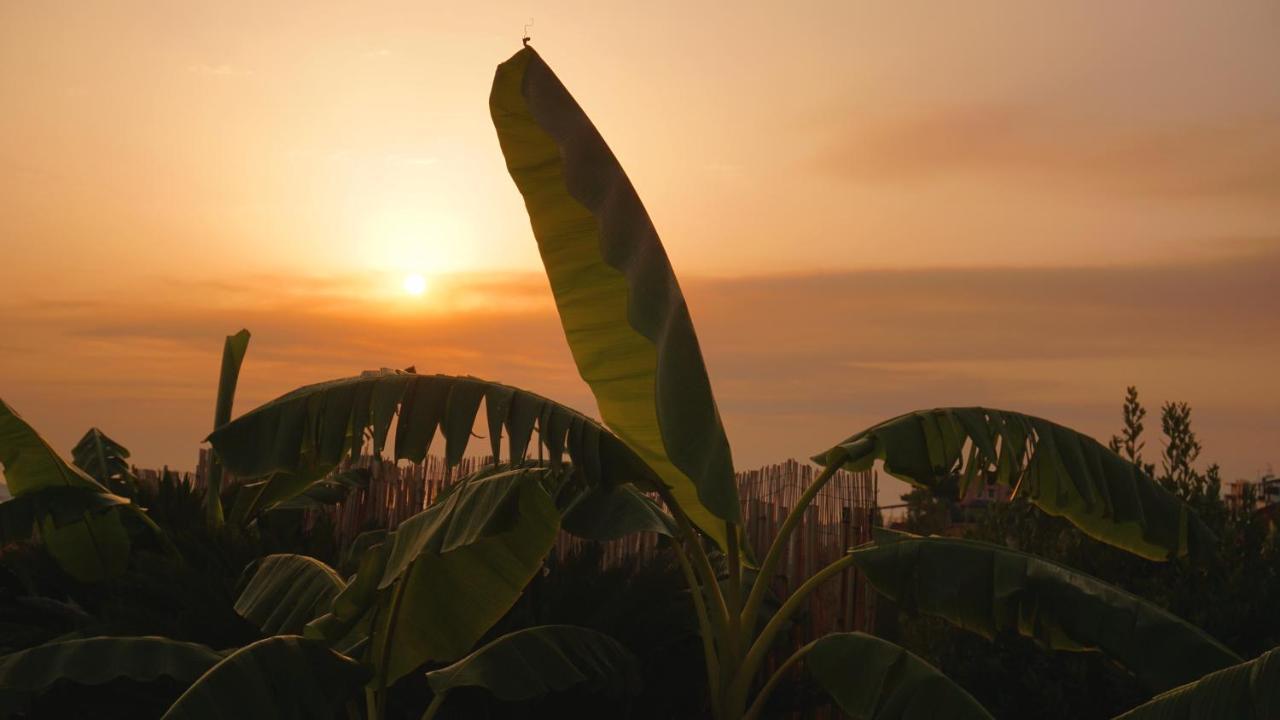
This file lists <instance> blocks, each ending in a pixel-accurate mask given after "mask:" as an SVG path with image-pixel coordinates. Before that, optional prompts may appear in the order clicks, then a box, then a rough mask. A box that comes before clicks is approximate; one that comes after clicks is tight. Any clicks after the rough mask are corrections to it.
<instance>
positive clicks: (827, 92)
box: [0, 0, 1280, 476]
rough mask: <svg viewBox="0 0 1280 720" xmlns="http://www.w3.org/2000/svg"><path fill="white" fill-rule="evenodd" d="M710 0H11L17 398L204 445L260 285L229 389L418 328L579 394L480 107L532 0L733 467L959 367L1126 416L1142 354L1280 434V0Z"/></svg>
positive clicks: (1260, 449)
mask: <svg viewBox="0 0 1280 720" xmlns="http://www.w3.org/2000/svg"><path fill="white" fill-rule="evenodd" d="M690 5H692V4H691V3H684V2H681V3H675V2H670V3H668V2H653V3H633V4H627V5H619V6H617V7H613V6H611V5H609V4H606V3H582V2H578V3H569V2H563V3H546V2H523V3H471V4H468V7H465V8H464V7H461V6H459V5H457V4H431V3H422V2H404V3H362V4H360V5H359V6H358V7H357V6H355V5H351V6H350V7H343V6H340V5H339V4H336V3H334V4H322V3H315V2H252V3H222V4H216V5H213V4H211V5H209V6H208V7H205V8H198V7H196V6H195V5H194V4H187V3H143V2H103V3H93V4H86V3H61V2H41V3H4V4H0V97H3V98H4V105H3V112H0V286H2V287H4V288H5V289H6V290H7V291H8V292H6V293H4V294H3V297H0V396H3V397H4V398H5V399H6V400H8V401H10V402H11V403H13V404H14V405H15V406H16V407H18V409H19V410H20V411H21V412H23V413H24V415H25V416H26V417H28V419H30V420H32V421H33V422H35V423H36V424H37V425H38V426H39V427H40V428H42V429H44V430H45V431H46V432H47V433H48V435H49V436H50V438H51V439H53V440H54V441H55V444H57V445H58V447H60V448H63V449H68V448H69V447H70V444H71V443H73V442H74V440H75V439H76V437H78V435H79V434H80V433H81V432H83V430H84V429H85V428H87V427H88V426H89V425H92V424H97V425H100V426H102V427H103V429H104V430H106V431H107V432H108V433H109V434H112V435H113V436H117V438H118V439H119V440H121V441H122V442H124V443H125V444H126V445H128V446H130V447H131V448H133V449H134V450H135V456H136V459H137V460H138V461H139V462H140V463H142V464H144V465H158V464H161V463H169V464H171V465H175V466H178V467H190V466H191V465H192V460H191V458H192V457H193V455H194V451H193V448H194V447H195V444H196V442H197V441H198V439H199V438H200V437H202V436H203V434H204V432H205V430H206V425H207V424H208V422H209V421H210V419H211V418H210V416H211V414H212V394H213V385H214V382H215V379H216V366H217V362H218V358H217V355H218V351H219V348H220V343H221V337H222V336H223V335H225V334H226V333H228V332H232V331H234V330H236V329H238V328H239V327H240V326H242V325H243V326H248V327H250V328H251V329H252V330H253V331H254V332H255V339H254V344H253V346H251V349H250V354H249V360H248V361H247V363H246V368H245V385H244V393H243V395H242V401H243V402H242V403H241V404H240V406H239V407H240V408H241V409H244V408H246V407H248V403H250V402H260V401H263V400H266V399H268V398H269V397H270V396H272V395H275V394H278V393H280V392H283V391H285V390H287V389H290V388H291V387H293V386H295V385H298V384H302V383H304V382H310V381H314V380H320V379H325V378H328V377H333V376H340V375H348V374H354V373H356V372H358V371H359V370H362V369H365V368H369V367H378V366H382V365H389V366H403V365H408V364H415V365H417V367H418V368H419V369H422V370H432V371H434V370H440V371H455V372H472V373H475V374H481V375H485V376H488V377H492V378H494V379H499V380H504V381H508V382H515V383H525V384H528V385H530V386H531V387H532V389H536V390H540V391H543V392H547V393H549V394H552V395H553V396H556V397H559V398H562V399H565V400H568V401H572V402H574V403H576V404H577V405H579V406H580V407H585V408H587V409H590V408H591V407H592V405H591V403H590V400H589V395H588V394H587V392H586V389H585V386H583V385H582V384H581V383H580V381H578V380H577V378H576V375H575V374H574V372H573V369H572V364H571V362H570V360H569V355H568V352H567V350H566V349H565V348H564V342H563V337H562V336H561V335H560V334H559V330H558V328H557V327H556V325H555V322H554V318H553V316H552V315H551V308H550V304H549V297H548V292H547V289H546V285H545V281H543V280H542V279H541V278H540V277H539V276H538V275H537V274H536V273H537V271H538V270H539V263H538V259H537V253H536V249H535V246H534V243H533V239H532V236H531V234H530V232H529V229H528V222H527V219H526V218H525V216H524V214H523V207H522V203H521V200H520V197H519V195H518V193H517V192H516V191H515V188H514V186H513V185H512V183H511V181H510V179H509V177H508V176H507V174H506V171H505V168H504V166H503V164H502V159H501V156H500V154H499V150H498V146H497V142H496V139H495V137H494V133H493V129H492V126H491V124H490V122H489V119H488V108H487V96H488V91H489V83H490V80H491V78H492V72H493V67H494V65H496V63H498V62H499V61H501V60H503V59H505V58H506V57H507V56H508V55H510V54H511V53H512V52H513V51H514V50H515V49H516V48H517V47H518V41H519V35H520V31H521V29H522V27H523V25H524V24H525V23H526V22H527V20H528V18H529V16H531V15H532V16H533V17H534V18H535V24H534V26H533V27H532V28H531V32H532V35H533V37H534V44H535V45H536V46H537V47H538V49H539V51H540V52H541V53H542V54H543V56H544V57H545V58H546V59H547V61H548V62H549V63H551V65H552V66H553V67H554V68H555V69H556V71H557V72H558V73H559V75H560V76H561V78H562V79H563V80H564V82H565V83H566V85H568V87H569V88H570V89H571V91H573V92H574V94H575V95H576V96H577V98H578V99H579V101H580V102H581V103H582V104H583V106H584V107H585V109H586V110H587V112H588V113H589V114H590V115H591V116H592V118H593V119H594V120H595V122H596V124H597V126H598V127H599V128H600V129H601V131H602V133H603V134H604V135H605V137H606V139H607V140H608V141H609V142H610V144H611V146H612V147H613V149H614V151H615V152H616V154H617V155H618V156H619V158H620V160H621V161H622V163H623V165H624V167H626V168H627V170H628V172H629V174H630V175H631V178H632V180H633V181H634V183H635V184H636V186H637V187H638V189H639V191H640V194H641V196H642V198H643V199H644V200H645V202H646V204H647V206H648V208H649V210H650V212H651V214H652V215H653V217H654V220H655V223H656V224H657V226H658V229H659V231H660V232H661V233H662V235H663V239H664V241H665V243H666V246H667V248H668V250H669V253H670V255H671V257H672V260H673V262H674V264H675V266H676V269H677V272H678V273H679V274H680V276H681V277H682V278H683V279H684V281H685V282H684V284H685V285H686V290H687V294H688V296H689V299H690V304H691V307H692V310H693V315H694V319H695V322H697V324H698V327H699V329H700V331H701V336H702V339H703V345H704V350H705V351H706V354H707V356H708V363H709V366H710V370H711V373H712V379H713V382H714V383H715V384H716V387H717V388H718V396H719V400H720V404H721V406H722V411H723V413H724V415H725V418H726V423H727V424H728V426H729V432H730V439H731V440H732V441H734V442H735V455H736V456H737V458H738V464H739V466H743V467H745V466H749V465H754V464H760V463H763V462H766V461H769V460H773V459H781V458H783V457H787V456H799V455H804V454H808V453H810V452H813V451H816V450H818V449H820V448H821V447H822V446H824V445H825V444H829V442H830V441H832V440H835V439H839V438H840V437H842V436H844V435H847V434H848V433H850V432H852V431H853V430H855V429H859V428H861V427H863V426H864V425H866V424H869V423H871V422H874V421H875V420H878V419H881V418H883V417H884V416H887V415H893V414H896V413H898V412H900V411H903V410H906V409H910V408H913V407H922V406H928V405H936V404H944V403H946V404H952V403H961V402H967V403H985V404H991V405H996V406H1006V407H1009V408H1010V409H1021V410H1026V411H1030V412H1036V413H1040V414H1044V415H1047V416H1049V417H1051V418H1054V419H1057V420H1060V421H1064V422H1067V423H1070V424H1074V425H1076V426H1077V427H1079V428H1080V429H1083V430H1086V431H1088V432H1092V433H1095V434H1098V435H1100V436H1105V435H1107V434H1109V433H1110V432H1113V431H1114V429H1115V425H1117V424H1118V416H1119V402H1120V398H1121V396H1122V393H1123V390H1124V386H1125V385H1126V384H1130V383H1137V384H1138V385H1139V386H1140V388H1141V389H1142V391H1143V393H1144V396H1145V398H1146V400H1147V401H1148V403H1149V404H1150V405H1152V406H1155V405H1158V403H1159V401H1161V400H1164V399H1186V400H1189V401H1191V402H1192V404H1193V406H1194V407H1195V409H1196V416H1195V417H1196V426H1197V429H1198V430H1199V431H1200V433H1201V435H1202V439H1203V440H1204V442H1205V445H1206V453H1205V454H1206V457H1207V458H1209V459H1212V460H1217V461H1219V462H1221V463H1223V465H1224V466H1225V467H1226V469H1227V471H1228V473H1229V474H1230V475H1233V476H1234V475H1239V476H1253V475H1254V474H1255V473H1256V472H1258V471H1259V470H1263V469H1265V468H1266V467H1267V464H1268V463H1271V462H1280V452H1277V450H1276V448H1277V446H1278V445H1277V439H1278V438H1280V412H1277V411H1280V379H1278V378H1277V374H1276V373H1275V371H1274V365H1275V360H1274V358H1276V357H1277V351H1278V350H1280V321H1278V320H1277V318H1278V317H1280V299H1277V298H1278V296H1280V293H1278V292H1277V287H1280V282H1277V280H1280V211H1277V208H1280V82H1277V81H1276V78H1277V77H1280V43H1278V42H1276V38H1277V37H1280V5H1277V4H1276V3H1274V2H1272V1H1270V0H1266V1H1261V2H1237V3H1232V4H1231V5H1230V7H1229V8H1227V7H1220V6H1217V5H1216V4H1213V3H1175V2H1170V3H1158V4H1157V3H1145V2H1144V3H1138V2H1121V3H1108V4H1105V5H1103V4H1092V3H1090V4H1067V3H1062V4H1061V7H1058V8H1047V7H1046V6H1045V4H1042V3H1034V4H1033V3H1021V2H1003V3H965V4H963V12H961V11H960V8H961V5H960V4H952V3H927V4H926V3H911V2H903V3H879V4H870V3H854V2H847V1H845V2H830V3H819V2H811V3H787V4H782V3H779V4H776V5H775V6H773V7H766V6H762V5H759V4H756V5H753V6H752V7H742V6H732V7H731V6H729V5H724V4H711V3H707V4H702V5H700V6H698V7H690ZM1085 5H1088V7H1085ZM1033 6H1034V7H1033ZM494 271H501V274H500V275H497V276H487V275H486V276H481V275H479V273H481V272H485V273H492V272H494ZM410 272H418V273H422V274H424V275H425V276H427V278H428V281H429V283H430V284H431V285H432V289H431V290H430V291H428V293H427V294H426V295H425V296H423V297H422V298H409V297H407V296H405V295H404V293H403V292H402V291H401V290H400V286H401V282H402V280H403V277H404V275H405V274H406V273H410ZM818 276H821V277H818ZM1156 424H1157V423H1149V426H1154V425H1156ZM1151 444H1152V445H1155V439H1154V438H1152V443H1151Z"/></svg>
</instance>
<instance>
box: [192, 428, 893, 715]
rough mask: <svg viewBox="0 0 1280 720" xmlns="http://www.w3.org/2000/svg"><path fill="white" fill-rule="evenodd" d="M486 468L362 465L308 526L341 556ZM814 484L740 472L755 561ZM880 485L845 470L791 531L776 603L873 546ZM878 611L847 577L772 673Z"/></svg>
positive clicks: (630, 557) (774, 470) (466, 463)
mask: <svg viewBox="0 0 1280 720" xmlns="http://www.w3.org/2000/svg"><path fill="white" fill-rule="evenodd" d="M206 453H207V451H201V456H200V463H199V465H198V467H197V471H196V473H195V478H194V479H195V483H196V484H197V485H198V486H202V485H203V477H204V471H205V469H206V467H207V454H206ZM487 462H490V459H489V458H487V457H470V458H464V459H463V460H462V462H461V463H460V464H459V465H457V466H455V467H453V468H449V467H447V466H446V465H445V463H444V462H443V461H442V460H441V459H440V458H438V457H435V456H428V457H427V458H426V460H425V461H424V462H421V463H414V464H403V463H402V464H397V463H394V462H390V461H387V460H382V459H376V458H372V457H362V458H360V459H359V460H357V461H355V462H352V463H349V464H348V465H347V466H346V467H363V468H368V469H369V470H370V481H369V485H368V486H367V487H366V488H364V489H358V490H354V491H352V492H351V493H350V494H349V495H348V496H347V498H346V499H345V500H344V501H343V502H341V503H339V504H337V505H336V506H333V507H330V508H328V509H325V510H320V511H311V513H312V515H311V516H310V517H309V522H311V523H314V522H316V521H318V520H319V519H320V516H319V515H318V514H317V513H326V514H328V515H329V519H330V521H331V523H332V527H333V529H334V534H335V540H336V541H337V542H338V545H339V547H343V546H345V545H346V543H348V542H350V541H351V540H352V539H353V538H354V537H355V536H356V535H358V534H359V533H361V532H364V531H366V530H370V529H375V528H388V529H394V528H395V527H397V526H398V525H399V524H400V523H401V522H403V521H404V520H406V519H407V518H409V517H410V516H412V515H414V514H416V513H419V512H421V511H422V510H423V509H424V508H426V507H428V506H429V505H430V504H431V503H432V502H434V501H435V499H436V497H437V496H439V494H440V493H441V492H442V491H443V490H445V489H446V488H447V487H449V485H450V484H451V483H452V482H454V481H455V480H457V479H458V478H463V477H466V476H467V475H469V474H471V473H472V472H475V471H476V470H478V469H480V468H481V467H483V466H484V464H486V463H487ZM814 476H815V468H814V466H812V465H809V464H806V463H800V462H797V461H795V460H788V461H786V462H784V463H781V464H778V465H769V466H766V467H762V468H760V469H758V470H750V471H746V472H740V473H738V494H739V500H740V502H741V504H742V517H743V527H744V531H745V536H746V539H747V543H748V544H749V545H750V548H751V550H752V552H753V553H754V556H755V557H756V558H763V556H764V554H765V552H766V551H767V549H768V547H769V545H770V544H771V543H772V542H773V539H774V537H775V536H776V535H777V532H778V528H779V526H781V524H782V522H783V520H784V519H785V518H786V517H787V514H788V513H789V512H790V511H791V508H793V507H794V506H795V503H796V501H797V500H798V499H799V497H800V495H801V493H802V492H804V489H805V488H806V487H807V486H808V485H809V483H810V482H812V481H813V479H814ZM876 485H877V477H876V474H875V473H874V472H873V471H867V472H859V473H850V472H844V471H840V472H837V473H836V474H835V475H834V476H833V477H832V478H831V480H830V481H829V482H828V484H827V485H826V486H825V487H824V488H823V489H822V490H821V491H820V492H819V493H818V495H817V497H815V498H814V501H813V503H811V504H810V505H809V507H808V508H807V509H806V510H805V511H804V515H803V517H802V519H801V521H800V523H799V524H798V525H797V526H796V528H795V529H794V530H793V531H792V534H791V538H790V540H789V541H788V543H787V546H786V549H785V551H784V554H783V560H782V562H781V563H780V565H779V567H778V570H777V572H776V574H775V575H774V577H773V578H772V579H771V582H772V589H773V590H774V591H775V593H777V596H778V597H786V596H787V595H788V594H790V593H791V592H793V591H794V590H795V589H796V588H798V587H799V586H800V585H801V584H802V583H804V581H805V580H807V579H809V578H810V577H812V576H813V575H814V574H815V573H816V572H818V571H819V570H821V569H822V568H823V567H825V566H826V565H828V564H829V563H831V562H833V561H834V560H837V559H838V558H840V557H841V556H842V555H844V553H845V552H846V550H847V549H848V548H850V547H853V546H855V545H858V544H859V543H862V542H866V541H867V540H870V538H871V515H872V512H873V508H874V507H875V499H876V490H877V488H876ZM663 542H664V539H663V538H660V537H659V536H658V535H656V534H654V533H636V534H632V535H630V536H627V537H625V538H622V539H619V540H615V541H611V542H606V543H601V545H602V547H601V548H600V550H601V552H600V555H599V557H600V558H601V565H602V567H612V566H616V565H619V564H623V563H630V562H634V563H645V562H649V561H651V560H653V559H655V557H656V556H657V555H658V554H659V553H661V552H662V545H663ZM592 543H593V541H589V540H583V539H582V538H578V537H574V536H572V535H569V534H568V533H565V532H561V533H560V536H559V537H558V538H557V540H556V544H555V548H554V551H553V552H554V553H555V554H556V556H557V559H560V560H563V559H564V558H565V557H567V556H568V555H570V554H573V553H576V552H578V551H580V550H582V549H583V548H584V546H586V545H588V544H592ZM874 611H875V608H874V592H873V591H871V590H870V589H869V587H868V586H867V584H866V583H865V582H864V581H863V579H862V578H861V577H860V573H859V572H858V571H857V570H855V569H852V568H849V569H845V570H844V571H842V572H841V574H840V576H839V577H838V578H837V579H835V580H833V581H829V582H827V583H825V584H823V585H822V586H821V587H819V588H818V589H817V590H816V591H815V592H814V593H813V594H811V595H810V596H809V598H808V599H807V601H806V603H805V606H804V608H803V610H802V611H801V612H800V613H798V614H797V622H796V623H795V624H794V625H793V626H792V628H791V630H790V633H789V635H788V636H787V637H786V638H785V639H784V640H785V641H784V642H780V643H779V647H778V649H777V650H776V651H775V653H774V656H773V657H771V658H770V660H769V663H768V665H769V667H768V668H766V669H767V670H768V671H769V672H772V669H773V668H774V667H776V664H777V662H778V661H779V660H780V659H782V658H785V657H786V656H787V655H789V654H790V652H791V651H792V650H794V649H796V648H798V647H800V646H801V645H803V644H805V643H807V642H809V641H810V640H813V639H815V638H817V637H821V636H822V635H825V634H827V633H830V632H848V631H853V630H860V631H869V630H870V628H872V626H873V624H874V620H875V615H874ZM826 712H829V709H826V710H820V711H818V715H817V716H811V717H818V716H821V717H826V716H827V715H826V714H825V713H826Z"/></svg>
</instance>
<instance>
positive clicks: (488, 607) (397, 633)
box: [353, 471, 560, 683]
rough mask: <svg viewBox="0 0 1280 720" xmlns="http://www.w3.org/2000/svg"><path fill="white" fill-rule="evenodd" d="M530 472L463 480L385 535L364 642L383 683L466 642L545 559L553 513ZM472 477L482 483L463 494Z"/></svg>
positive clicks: (463, 648) (449, 656) (457, 651)
mask: <svg viewBox="0 0 1280 720" xmlns="http://www.w3.org/2000/svg"><path fill="white" fill-rule="evenodd" d="M537 478H538V474H537V473H532V472H529V471H514V472H510V473H503V474H499V475H496V476H491V477H487V478H483V479H481V480H479V481H476V482H475V483H466V484H465V485H463V486H462V487H461V488H460V489H458V490H457V491H455V492H454V493H452V494H451V495H450V496H449V497H448V498H446V500H445V502H443V503H439V504H437V505H436V506H433V508H432V509H428V510H426V511H424V512H423V513H420V514H419V515H418V516H415V517H414V518H410V519H409V520H407V521H405V523H403V524H402V525H401V527H400V529H398V530H397V531H396V532H395V534H394V537H392V538H390V539H389V540H388V543H390V544H391V545H392V550H391V552H390V553H389V555H390V559H389V561H388V562H387V564H386V568H385V570H384V571H383V573H382V578H383V579H382V586H383V588H386V589H384V591H383V592H382V594H381V596H380V601H381V605H380V608H381V609H380V611H379V614H378V623H377V625H376V626H375V632H374V635H373V643H372V647H371V651H372V657H373V658H375V662H376V663H377V667H378V668H379V669H380V672H381V673H382V674H383V675H384V676H385V678H386V679H387V682H388V683H390V682H394V681H395V680H397V679H399V678H401V677H403V676H405V675H407V674H409V673H410V672H413V671H414V670H415V669H417V668H418V667H419V666H421V665H422V664H423V663H425V662H427V661H429V660H437V661H450V660H454V659H456V658H459V657H461V656H462V655H464V654H466V653H467V652H468V651H470V650H471V648H472V647H473V646H474V645H475V643H476V642H477V641H478V640H479V639H480V638H481V637H482V636H483V635H484V633H485V632H487V631H488V630H489V628H490V627H492V626H493V624H494V623H496V622H497V621H498V620H499V619H500V618H501V617H502V616H503V615H505V614H506V612H507V611H508V610H509V609H510V608H511V606H512V605H514V604H515V601H516V600H517V599H518V598H519V597H520V593H521V592H522V591H523V590H524V587H525V585H527V584H528V583H529V581H530V580H531V579H532V578H533V576H534V574H535V573H537V571H538V569H539V568H541V567H542V562H543V559H544V558H545V557H546V555H547V553H548V552H549V551H550V550H551V547H552V545H553V544H554V543H555V539H556V533H557V532H558V531H559V529H560V515H559V513H558V512H557V511H556V508H555V504H554V503H553V502H552V501H551V497H550V496H549V495H548V494H547V492H546V491H545V490H544V489H543V488H542V485H541V484H540V483H539V482H538V480H537ZM472 484H475V485H478V486H485V487H481V488H478V489H477V490H476V491H474V492H471V493H467V492H466V491H467V489H468V487H467V486H469V485H472ZM455 497H456V498H458V500H457V501H456V502H452V503H451V502H450V501H451V500H453V498H455ZM437 507H439V508H445V509H444V511H443V512H442V514H439V515H432V511H433V509H434V508H437ZM438 512H439V511H438ZM454 516H456V517H454ZM406 526H407V527H406ZM359 581H361V580H360V578H357V581H355V582H359ZM355 582H353V584H355ZM388 583H394V585H393V586H391V587H390V588H388Z"/></svg>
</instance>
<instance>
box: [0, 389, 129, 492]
mask: <svg viewBox="0 0 1280 720" xmlns="http://www.w3.org/2000/svg"><path fill="white" fill-rule="evenodd" d="M0 465H3V466H4V477H5V482H6V483H7V484H8V486H9V493H10V494H11V495H13V496H14V497H20V496H22V495H24V494H26V493H28V492H31V491H34V490H40V489H43V488H47V487H56V486H64V485H69V486H76V487H83V488H89V489H91V490H96V491H97V492H102V493H105V492H106V491H107V489H106V488H104V487H103V486H102V485H101V484H99V483H98V481H96V480H94V479H93V478H91V477H89V476H88V475H86V474H85V473H84V472H83V471H82V470H80V469H79V468H77V467H75V466H73V465H68V464H67V462H66V461H65V460H63V459H62V458H61V457H59V456H58V453H56V452H54V450H53V448H52V447H50V446H49V443H47V442H45V440H44V438H42V437H40V434H39V433H37V432H36V431H35V428H33V427H31V426H30V425H29V424H27V421H26V420H23V419H22V416H20V415H18V413H17V411H16V410H14V409H13V408H12V407H10V406H9V404H8V403H6V402H5V401H4V400H0Z"/></svg>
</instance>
